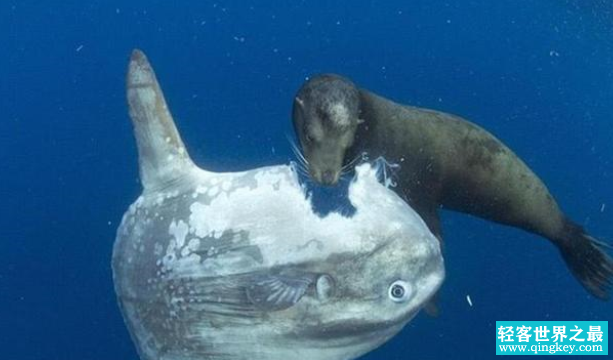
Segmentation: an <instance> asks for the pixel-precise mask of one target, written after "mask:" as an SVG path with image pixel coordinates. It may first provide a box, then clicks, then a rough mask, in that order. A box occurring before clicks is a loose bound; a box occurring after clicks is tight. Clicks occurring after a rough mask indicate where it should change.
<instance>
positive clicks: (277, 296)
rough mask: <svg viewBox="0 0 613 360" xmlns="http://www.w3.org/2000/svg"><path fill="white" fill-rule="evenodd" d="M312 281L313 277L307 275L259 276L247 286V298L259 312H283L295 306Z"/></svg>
mask: <svg viewBox="0 0 613 360" xmlns="http://www.w3.org/2000/svg"><path fill="white" fill-rule="evenodd" d="M313 281H314V277H312V276H309V275H304V276H302V275H301V276H285V275H270V276H259V277H257V278H255V279H253V282H252V283H251V284H249V285H248V286H247V288H246V292H247V298H248V299H249V301H250V302H251V303H252V304H253V305H255V306H256V307H257V308H259V309H261V310H265V311H279V310H284V309H287V308H289V307H291V306H293V305H295V304H296V303H297V302H298V301H299V300H300V299H301V298H302V297H303V296H304V294H305V293H306V291H307V289H308V288H309V286H310V285H311V284H312V283H313Z"/></svg>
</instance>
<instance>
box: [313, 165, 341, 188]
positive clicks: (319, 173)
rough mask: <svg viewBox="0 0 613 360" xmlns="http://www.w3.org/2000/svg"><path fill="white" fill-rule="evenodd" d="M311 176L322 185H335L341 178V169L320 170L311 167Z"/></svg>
mask: <svg viewBox="0 0 613 360" xmlns="http://www.w3.org/2000/svg"><path fill="white" fill-rule="evenodd" d="M310 174H311V177H312V178H313V179H314V180H315V181H316V182H317V183H318V184H320V185H324V186H333V185H336V184H337V183H338V180H339V178H340V175H341V174H340V171H336V170H332V169H326V170H319V169H317V168H311V170H310Z"/></svg>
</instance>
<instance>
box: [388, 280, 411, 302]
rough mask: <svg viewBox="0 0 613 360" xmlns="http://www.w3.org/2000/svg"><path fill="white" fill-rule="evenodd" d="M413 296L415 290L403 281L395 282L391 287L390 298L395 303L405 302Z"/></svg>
mask: <svg viewBox="0 0 613 360" xmlns="http://www.w3.org/2000/svg"><path fill="white" fill-rule="evenodd" d="M412 295H413V288H412V287H411V285H410V284H409V283H407V282H406V281H402V280H397V281H394V283H393V284H392V285H390V287H389V291H388V296H389V298H390V299H391V300H392V301H394V302H405V301H407V300H408V299H410V298H411V296H412Z"/></svg>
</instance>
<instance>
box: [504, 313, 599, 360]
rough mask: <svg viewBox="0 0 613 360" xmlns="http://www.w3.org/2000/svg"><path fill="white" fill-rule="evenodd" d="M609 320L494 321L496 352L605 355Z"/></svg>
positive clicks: (511, 353) (505, 353)
mask: <svg viewBox="0 0 613 360" xmlns="http://www.w3.org/2000/svg"><path fill="white" fill-rule="evenodd" d="M608 331H609V326H608V321H497V322H496V355H554V354H555V355H608V354H609V346H608V339H609V336H608V335H609V332H608Z"/></svg>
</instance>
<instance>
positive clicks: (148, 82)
mask: <svg viewBox="0 0 613 360" xmlns="http://www.w3.org/2000/svg"><path fill="white" fill-rule="evenodd" d="M126 85H127V93H128V105H129V108H130V117H131V118H132V123H133V125H134V135H135V137H136V142H137V145H138V163H139V168H140V179H141V183H142V185H143V188H144V189H145V190H147V189H152V188H156V187H163V186H164V185H165V184H168V183H171V182H173V181H174V180H176V179H178V178H180V177H181V176H182V175H184V174H185V173H186V171H188V170H189V169H191V168H192V167H193V166H194V163H193V162H192V160H191V158H190V157H189V154H188V153H187V150H186V149H185V145H184V144H183V140H181V136H180V135H179V132H178V131H177V128H176V126H175V123H174V121H173V119H172V115H171V114H170V111H169V110H168V106H167V105H166V100H165V99H164V94H163V93H162V89H161V88H160V85H159V84H158V81H157V78H156V76H155V72H154V71H153V68H152V67H151V64H149V61H148V60H147V57H146V56H145V54H144V53H143V52H142V51H140V50H134V51H133V52H132V56H131V57H130V64H129V67H128V75H127V79H126Z"/></svg>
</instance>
